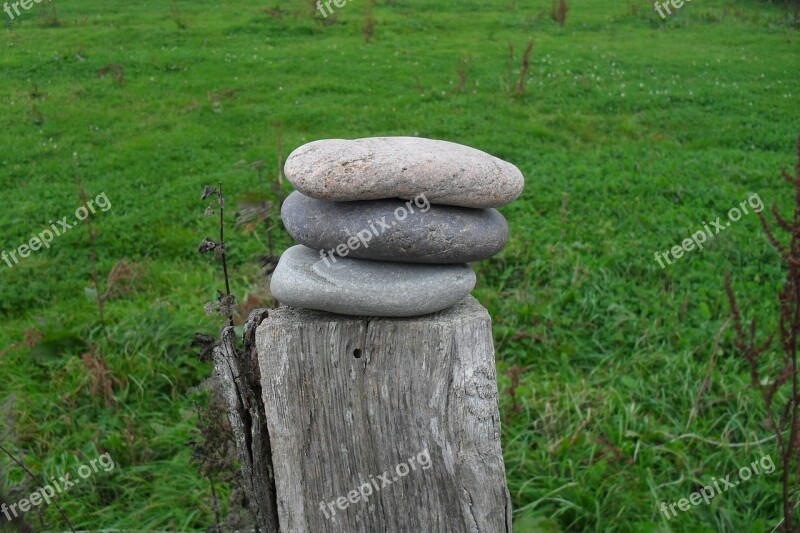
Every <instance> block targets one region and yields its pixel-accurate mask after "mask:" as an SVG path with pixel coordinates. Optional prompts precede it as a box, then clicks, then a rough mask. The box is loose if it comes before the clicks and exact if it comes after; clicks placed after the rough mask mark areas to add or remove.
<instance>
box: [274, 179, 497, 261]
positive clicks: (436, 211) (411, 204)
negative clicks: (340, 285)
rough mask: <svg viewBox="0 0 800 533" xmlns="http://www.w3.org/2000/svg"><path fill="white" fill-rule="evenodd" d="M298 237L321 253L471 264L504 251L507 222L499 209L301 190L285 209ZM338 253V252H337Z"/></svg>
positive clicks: (285, 219)
mask: <svg viewBox="0 0 800 533" xmlns="http://www.w3.org/2000/svg"><path fill="white" fill-rule="evenodd" d="M281 218H282V219H283V225H284V226H285V227H286V230H287V231H288V232H289V234H290V235H291V236H292V237H294V239H295V240H296V241H297V242H299V243H300V244H303V245H305V246H308V247H309V248H313V249H314V250H316V251H319V250H325V251H330V250H333V249H335V248H337V247H339V250H340V251H341V250H344V251H343V253H342V252H339V255H344V256H347V257H355V258H360V259H377V260H384V261H399V262H408V263H439V264H442V263H470V262H473V261H480V260H481V259H486V258H487V257H491V256H493V255H495V254H496V253H497V252H499V251H500V250H501V249H502V248H503V246H504V245H505V243H506V241H508V223H506V220H505V218H503V215H501V214H500V212H499V211H497V210H496V209H469V208H465V207H452V206H444V205H433V206H432V205H430V204H428V203H426V202H425V201H423V200H422V199H420V198H417V199H416V202H415V201H411V200H410V201H404V200H372V201H364V202H329V201H326V200H317V199H316V198H311V197H309V196H305V195H303V194H301V193H299V192H297V191H295V192H293V193H292V194H290V195H289V197H288V198H287V199H286V201H285V202H284V203H283V207H282V208H281ZM334 253H336V252H334Z"/></svg>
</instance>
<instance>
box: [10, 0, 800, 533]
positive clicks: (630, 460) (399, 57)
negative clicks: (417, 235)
mask: <svg viewBox="0 0 800 533" xmlns="http://www.w3.org/2000/svg"><path fill="white" fill-rule="evenodd" d="M572 3H573V4H574V5H572V6H571V9H570V11H569V12H568V15H567V18H566V23H565V24H564V25H563V26H561V25H559V24H558V23H556V22H555V21H554V20H553V19H552V18H551V7H552V5H551V2H550V1H546V0H534V1H531V2H517V1H516V0H504V1H489V0H466V1H462V2H445V1H443V0H417V1H413V2H412V1H410V0H385V1H380V2H377V4H376V5H374V6H372V7H369V3H368V0H364V1H360V2H347V3H346V4H345V5H344V7H341V8H335V11H336V14H335V17H336V19H335V20H333V16H329V17H328V18H326V19H323V17H322V16H321V15H320V14H319V12H318V11H317V10H316V9H315V6H314V3H313V2H311V1H309V0H305V1H300V0H288V1H285V2H280V3H278V2H277V1H276V0H272V1H267V2H251V1H241V2H211V1H209V0H194V1H191V2H189V1H186V0H176V1H172V2H166V1H152V2H133V1H130V0H117V1H115V2H106V1H100V0H83V1H81V2H77V1H73V0H69V1H67V0H56V1H55V2H47V3H42V4H34V7H33V9H31V10H30V11H22V12H21V14H20V15H19V16H17V17H15V20H13V21H12V20H10V19H9V18H8V17H7V16H6V15H5V14H4V13H2V12H0V16H2V17H3V19H4V22H3V24H2V29H1V30H0V47H2V49H3V53H2V54H0V70H1V71H2V73H3V74H2V76H3V77H2V80H3V81H2V83H0V110H1V112H0V146H2V147H4V150H3V152H2V154H0V184H2V188H3V190H4V194H5V197H6V200H5V202H6V203H5V206H6V207H5V208H4V209H3V210H1V211H0V226H2V228H3V232H2V243H1V244H0V251H2V250H9V251H10V250H13V249H16V248H18V247H19V246H20V245H21V244H24V243H26V242H28V241H29V240H30V239H31V237H33V236H35V235H37V234H39V233H40V232H42V231H44V230H46V229H48V228H51V225H50V224H51V221H52V223H53V224H56V227H58V226H57V220H61V219H62V217H64V216H69V217H70V218H72V215H73V213H74V212H75V210H76V208H77V207H78V206H79V205H81V203H82V201H81V197H80V195H81V190H83V191H84V192H85V195H86V196H87V197H88V198H96V197H97V196H98V195H100V194H103V193H104V194H105V195H106V197H107V199H108V201H109V203H110V207H109V208H108V209H107V210H106V211H102V210H97V212H96V213H95V214H94V215H92V216H91V217H90V221H91V222H90V223H87V222H80V223H78V224H77V225H76V226H75V227H73V228H72V229H70V230H69V231H66V232H65V233H64V234H63V235H61V236H58V237H55V238H54V239H53V241H52V242H51V243H49V248H45V249H41V250H38V251H33V252H31V253H30V256H29V257H27V258H19V263H18V264H16V263H15V262H14V261H11V262H10V263H6V262H0V314H1V315H2V316H0V320H1V321H2V327H0V420H2V423H0V444H2V445H3V446H4V447H6V448H8V449H9V451H11V452H13V453H14V454H15V455H16V456H17V457H18V458H19V459H22V460H23V461H24V463H25V464H26V466H27V467H28V468H30V469H31V470H32V471H34V472H36V473H39V474H42V475H47V476H56V475H63V474H64V473H66V472H74V471H76V470H77V469H78V467H79V466H80V465H84V464H87V463H89V461H91V460H92V459H94V458H96V457H98V456H100V455H101V454H103V453H105V452H108V453H109V454H110V456H111V457H113V459H114V461H115V465H116V466H115V468H114V469H113V470H111V471H109V472H105V471H103V470H100V471H99V472H97V473H95V474H94V475H92V476H91V477H90V478H88V479H87V480H86V481H85V482H84V483H82V484H81V485H80V486H76V487H74V488H73V489H71V490H70V491H69V492H68V493H67V494H64V495H62V496H61V497H60V498H59V500H58V501H59V503H60V504H61V506H62V507H63V508H64V510H65V512H66V513H67V515H68V516H69V517H70V519H71V521H72V522H73V524H74V525H75V526H76V528H78V529H101V528H102V529H106V530H110V529H127V530H181V531H191V530H197V531H199V530H205V529H206V528H207V527H208V526H210V525H212V524H214V523H215V520H216V519H215V510H214V506H213V504H212V487H211V485H210V483H209V480H208V479H207V478H205V477H203V476H202V475H201V474H200V473H198V471H197V468H195V466H194V465H192V464H191V463H190V459H191V457H192V448H191V447H190V446H188V445H187V441H190V440H192V439H194V438H195V437H196V436H195V433H194V429H195V427H196V425H197V414H196V409H195V405H196V404H199V405H205V404H206V402H207V401H208V392H207V387H206V386H205V382H206V380H207V378H208V377H209V376H210V375H211V372H212V369H211V365H210V363H208V362H205V361H200V360H199V359H198V357H197V350H196V349H194V348H191V347H190V346H189V343H190V341H191V339H192V336H193V334H194V333H195V332H206V333H210V334H215V333H217V332H218V329H219V326H220V325H221V322H222V320H221V319H220V318H219V317H210V316H206V315H205V314H204V311H203V306H204V304H205V303H206V302H207V301H210V300H213V299H214V297H215V294H216V290H217V289H219V288H221V287H222V280H221V274H220V269H219V266H218V265H217V264H216V263H215V262H214V261H213V260H209V258H207V257H206V256H201V255H199V254H198V253H197V246H198V244H199V243H200V241H201V240H202V239H203V238H204V237H206V236H213V235H214V232H215V231H216V229H215V223H214V220H213V219H209V218H206V217H203V216H202V215H203V211H204V209H205V207H206V203H205V202H202V201H200V195H201V193H202V190H203V186H204V185H206V184H217V183H218V182H222V183H223V184H224V187H225V192H226V198H227V200H228V203H229V207H230V208H229V209H228V210H227V214H228V226H229V231H228V236H227V240H228V242H229V244H228V245H229V260H230V265H229V266H230V269H231V273H232V278H231V282H232V289H233V292H234V293H235V294H236V295H237V296H238V298H239V301H240V302H247V303H248V304H249V305H257V304H265V305H269V304H270V302H271V297H270V295H269V293H268V292H267V280H266V278H265V275H264V273H263V271H262V269H261V267H260V266H259V256H261V255H264V254H268V249H269V246H270V242H271V243H272V245H273V246H274V250H275V252H276V253H279V252H280V251H282V250H284V249H286V248H287V247H289V246H290V245H291V244H292V241H291V239H290V238H289V237H288V235H287V234H286V233H285V232H284V231H283V230H282V228H280V226H279V223H278V227H277V228H275V229H274V230H273V231H272V233H271V237H269V236H268V235H267V232H266V231H265V229H264V227H263V226H261V225H259V226H256V227H246V226H239V227H234V223H235V216H234V214H235V211H236V210H237V208H239V207H241V206H243V205H246V204H250V203H254V202H255V203H258V202H261V201H271V202H273V203H277V202H279V201H280V197H281V195H283V194H287V193H288V192H290V191H291V186H290V185H289V184H288V183H285V182H284V183H283V185H282V189H281V185H280V184H279V176H278V168H279V158H280V154H281V153H282V154H283V156H284V157H285V156H286V155H288V153H289V152H290V151H291V150H293V149H294V148H296V147H298V146H300V145H301V144H304V143H306V142H310V141H312V140H316V139H322V138H357V137H368V136H380V135H413V136H421V137H430V138H437V139H446V140H450V141H454V142H458V143H462V144H466V145H469V146H474V147H476V148H479V149H482V150H484V151H487V152H489V153H492V154H493V155H496V156H498V157H500V158H502V159H505V160H508V161H511V162H513V163H514V164H516V165H517V166H518V167H519V168H520V169H521V170H522V172H523V174H524V175H525V177H526V187H525V191H524V193H523V195H522V197H521V198H520V199H519V200H518V201H517V202H515V203H512V204H510V205H508V206H506V207H504V208H501V212H502V213H503V214H504V215H505V216H506V218H507V219H508V221H509V225H510V228H511V239H510V241H509V243H508V245H507V246H506V248H505V249H504V250H503V252H501V254H500V255H498V256H496V257H495V258H493V259H491V260H487V261H484V262H482V263H479V264H477V265H476V272H477V274H478V287H477V288H476V290H475V291H474V295H475V296H476V297H477V298H478V299H479V300H480V301H481V303H482V304H483V305H484V306H486V307H487V308H488V310H489V312H490V314H491V316H492V318H493V323H494V335H495V347H496V351H497V365H498V373H499V375H500V384H499V385H500V388H501V414H502V420H503V435H502V439H503V448H504V455H505V463H506V468H507V474H508V484H509V490H510V492H511V495H512V499H513V505H514V509H515V514H514V519H515V522H516V526H515V530H517V531H520V532H528V531H540V530H541V531H583V530H590V531H607V530H618V531H652V530H661V531H670V530H674V531H717V530H719V531H729V530H736V531H764V530H771V529H772V528H773V527H775V526H776V525H777V524H778V522H779V520H780V518H781V516H782V511H781V486H780V468H778V469H777V470H776V471H775V472H773V473H772V474H766V473H764V472H762V473H761V474H760V475H756V476H754V477H753V478H752V479H750V480H748V481H746V482H742V484H741V485H739V486H736V487H735V488H732V489H730V490H728V491H725V492H723V493H722V494H720V495H718V496H717V497H715V498H713V499H712V500H711V502H710V504H708V505H705V504H702V505H698V506H692V507H691V508H690V510H689V511H686V512H679V513H678V515H677V516H676V517H673V518H671V519H667V517H666V515H665V513H663V512H662V511H661V510H660V509H659V506H660V505H661V502H666V503H667V504H670V503H672V502H677V501H678V500H680V499H681V498H688V497H689V495H690V494H691V493H692V492H694V491H695V490H698V488H699V487H702V486H704V485H707V484H708V483H709V480H710V479H711V478H712V477H716V478H724V477H725V476H727V475H729V474H734V473H737V472H738V470H739V468H740V467H742V466H746V465H750V464H751V463H752V462H753V461H757V460H759V459H760V458H764V457H765V456H770V457H771V458H773V459H774V460H775V463H776V464H777V463H778V451H777V449H776V446H775V441H774V439H773V440H770V439H769V437H770V435H771V434H772V433H771V431H770V430H769V429H767V428H765V426H764V408H763V406H762V402H761V399H760V396H759V395H758V394H757V392H755V391H754V390H752V389H751V388H749V386H748V384H749V380H750V374H749V368H748V366H747V363H746V362H745V361H744V360H743V359H742V358H741V357H740V356H739V355H738V353H737V351H736V350H735V349H734V346H733V342H732V335H731V329H732V328H731V324H730V323H729V322H728V317H729V316H730V310H729V308H728V304H727V299H726V297H725V291H724V276H725V273H728V272H729V273H730V274H731V277H732V280H733V284H734V286H735V287H736V291H737V294H738V296H739V300H740V303H741V304H742V307H743V308H744V309H745V310H746V311H745V318H747V319H749V318H752V317H758V318H759V320H760V324H761V325H762V326H763V327H764V328H766V329H769V328H774V325H775V324H776V322H777V317H778V314H777V313H778V309H777V297H776V293H777V291H778V290H779V288H780V286H781V283H782V280H783V271H782V268H781V264H780V261H779V257H778V255H777V254H776V253H775V252H774V251H773V249H772V247H771V246H770V244H769V242H768V241H767V239H766V238H765V237H764V235H763V231H762V230H761V227H760V224H759V221H758V218H757V217H756V216H755V215H754V214H749V215H745V216H743V217H742V218H741V220H738V221H736V222H733V223H732V224H731V225H730V227H728V228H727V229H725V231H724V232H722V233H720V235H719V236H716V237H715V238H713V239H710V240H709V242H708V243H707V244H706V246H705V249H704V250H702V251H700V250H694V251H691V252H687V253H686V254H685V255H684V256H683V257H681V258H678V259H674V260H673V261H672V264H670V265H667V266H666V268H663V269H662V268H661V266H660V265H659V263H658V262H657V261H656V259H655V258H654V253H655V252H658V251H660V252H662V253H663V252H665V251H667V250H669V249H671V248H672V247H673V246H675V245H678V244H680V243H681V241H683V240H684V239H685V238H687V237H688V236H689V235H691V234H692V233H694V232H696V231H698V230H700V229H701V228H702V227H703V224H704V223H707V222H709V221H711V220H714V219H715V218H716V217H723V218H722V220H725V218H726V217H727V213H728V211H729V210H730V209H731V208H732V207H736V206H739V205H740V203H741V202H742V201H745V200H747V199H748V198H752V197H753V195H758V197H759V198H760V199H761V200H762V201H763V203H764V204H765V205H767V206H771V205H773V204H777V205H778V207H779V208H780V209H781V210H782V211H783V212H784V213H786V212H788V211H789V209H790V208H791V206H792V191H791V188H790V187H789V185H788V184H786V183H785V182H783V181H782V180H781V179H780V176H779V171H780V169H781V168H782V167H792V166H793V165H794V164H795V160H796V155H795V145H796V140H797V135H798V133H799V132H800V120H799V119H800V86H798V82H800V68H799V67H800V55H799V54H798V52H800V36H799V34H798V32H797V29H796V28H795V29H793V28H792V27H791V25H789V24H788V23H787V19H786V16H785V13H784V9H783V7H782V6H779V5H773V4H770V3H766V2H760V1H755V0H753V1H744V0H730V1H722V0H695V1H694V2H687V3H686V4H685V5H684V6H683V7H682V8H681V9H680V10H678V11H677V12H675V13H674V14H673V15H670V16H668V17H667V18H666V19H665V20H662V19H661V17H660V16H659V15H658V14H657V13H656V12H655V10H654V9H653V6H652V3H650V2H625V3H621V2H617V1H613V0H593V1H592V2H582V3H579V2H572ZM372 25H374V28H373V30H372V34H371V37H370V39H369V40H367V36H368V35H367V34H369V27H370V26H372ZM365 28H367V29H366V30H365ZM531 39H532V40H533V48H532V51H531V53H530V61H529V69H528V70H527V71H526V72H523V73H522V74H523V75H522V76H520V70H521V66H522V64H523V55H524V52H525V48H526V46H527V44H528V43H529V41H530V40H531ZM520 78H521V81H520ZM272 220H273V221H274V222H276V223H277V220H276V218H275V214H273V218H272ZM121 261H123V262H122V263H120V262H121ZM9 264H10V265H12V266H9ZM115 265H117V268H116V269H115V268H114V267H115ZM119 265H122V266H119ZM112 269H114V272H115V275H114V276H112V281H111V282H109V273H111V272H112ZM94 272H96V274H95V273H94ZM95 278H96V279H97V280H98V283H97V284H95V283H94V279H95ZM109 286H110V287H111V290H110V291H108V290H107V289H108V287H109ZM104 293H105V294H106V296H107V298H105V299H104V300H103V301H104V312H103V315H102V317H101V315H100V313H99V310H98V296H100V295H103V294H104ZM106 332H107V335H106ZM704 383H705V385H704ZM0 475H2V479H1V480H0V481H2V483H0V489H3V490H4V492H5V493H6V495H11V496H14V498H13V499H14V501H16V500H17V499H18V498H19V497H23V496H24V494H25V492H26V491H27V492H30V488H31V487H30V482H29V481H26V475H25V473H24V472H23V471H22V469H20V468H18V467H17V466H16V465H15V464H14V463H13V462H11V460H9V459H8V458H7V457H4V456H3V457H0ZM214 490H216V491H218V492H220V493H221V494H222V495H226V494H227V493H228V491H229V487H228V484H227V483H225V482H224V481H222V480H218V486H216V488H215V489H214ZM223 499H224V498H223ZM222 511H223V514H224V511H225V509H223V510H222ZM33 514H34V513H31V515H30V516H29V518H30V519H31V520H30V522H31V523H32V525H34V526H36V527H37V528H41V529H50V530H59V529H61V530H63V529H65V527H66V526H65V523H64V522H63V521H62V520H61V518H60V516H59V513H58V511H57V510H56V509H55V507H52V506H51V507H50V508H48V509H47V510H46V511H45V512H44V513H43V518H44V521H45V523H46V524H48V526H47V527H46V528H42V527H41V523H40V522H39V519H35V517H34V516H33Z"/></svg>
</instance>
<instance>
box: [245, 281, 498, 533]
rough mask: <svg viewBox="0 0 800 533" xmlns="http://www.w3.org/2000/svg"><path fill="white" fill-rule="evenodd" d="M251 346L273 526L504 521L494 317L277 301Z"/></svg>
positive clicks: (473, 304)
mask: <svg viewBox="0 0 800 533" xmlns="http://www.w3.org/2000/svg"><path fill="white" fill-rule="evenodd" d="M256 346H257V351H258V359H259V363H260V367H261V376H262V378H261V379H262V391H263V396H264V406H265V411H266V421H267V425H268V428H269V439H270V447H271V452H272V460H271V462H272V466H273V468H274V476H275V477H274V479H275V494H276V499H277V508H278V515H279V522H280V529H281V531H282V532H286V533H290V532H318V531H328V532H348V533H349V532H356V531H358V532H376V531H389V532H394V531H414V532H443V533H444V532H447V533H451V532H460V531H465V532H466V531H469V532H487V533H488V532H491V533H495V532H510V531H511V505H510V500H509V494H508V490H507V488H506V481H505V468H504V465H503V456H502V452H501V448H500V417H499V413H498V405H497V382H496V371H495V362H494V348H493V344H492V334H491V320H490V318H489V315H488V313H487V312H486V310H485V309H484V308H483V307H482V306H481V305H480V304H479V303H478V302H477V300H475V299H474V298H473V297H471V296H469V297H467V298H465V299H464V300H462V301H461V302H460V303H459V304H457V305H456V306H455V307H452V308H450V309H448V310H446V311H443V312H441V313H436V314H433V315H428V316H423V317H413V318H369V317H347V316H343V315H336V314H330V313H326V312H321V311H310V310H303V309H296V308H291V307H281V308H279V309H277V310H272V311H270V316H269V317H268V318H267V319H266V320H264V321H263V322H262V323H261V325H260V326H259V327H258V330H257V333H256Z"/></svg>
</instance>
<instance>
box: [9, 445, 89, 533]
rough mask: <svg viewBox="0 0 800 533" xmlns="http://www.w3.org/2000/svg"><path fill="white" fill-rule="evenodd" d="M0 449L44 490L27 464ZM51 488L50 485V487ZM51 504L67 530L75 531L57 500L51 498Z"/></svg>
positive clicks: (74, 532) (73, 532)
mask: <svg viewBox="0 0 800 533" xmlns="http://www.w3.org/2000/svg"><path fill="white" fill-rule="evenodd" d="M0 450H2V451H3V453H5V454H6V455H7V456H8V457H9V458H10V459H11V460H12V461H14V462H15V463H16V464H17V465H18V466H19V467H20V468H21V469H22V470H24V471H25V473H26V474H28V476H29V477H30V478H31V479H32V480H34V481H35V482H36V485H38V486H39V488H40V489H42V490H44V491H45V492H46V490H45V488H44V485H43V484H42V482H41V481H39V478H37V477H36V475H35V474H34V473H33V472H31V471H30V470H28V467H27V466H25V465H24V464H22V462H21V461H18V460H17V458H16V457H14V456H13V455H11V453H10V452H9V451H8V450H6V449H5V448H4V447H3V446H0ZM51 490H52V487H51ZM53 505H55V506H56V509H58V512H59V513H60V514H61V517H62V518H63V519H64V521H65V522H66V523H67V525H68V526H69V530H70V531H72V533H76V531H75V528H74V527H72V522H70V521H69V517H68V516H67V513H65V512H64V509H62V508H61V506H60V505H59V504H58V502H57V501H56V500H53Z"/></svg>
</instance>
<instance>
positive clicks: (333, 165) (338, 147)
mask: <svg viewBox="0 0 800 533" xmlns="http://www.w3.org/2000/svg"><path fill="white" fill-rule="evenodd" d="M285 172H286V177H287V179H288V180H289V181H291V182H292V184H293V185H294V186H295V188H296V189H297V190H298V191H300V192H301V193H303V194H305V195H307V196H311V197H313V198H318V199H320V200H331V201H335V202H346V201H354V200H379V199H382V198H403V199H405V200H409V199H412V198H415V197H417V196H418V195H420V194H424V195H425V197H426V198H427V199H428V201H429V202H430V203H432V204H445V205H456V206H462V207H498V206H501V205H505V204H507V203H509V202H512V201H514V200H516V199H517V198H518V197H519V195H520V194H521V193H522V188H523V186H524V184H525V179H524V178H523V176H522V173H521V172H520V171H519V169H518V168H517V167H516V166H514V165H512V164H511V163H507V162H505V161H503V160H501V159H498V158H496V157H494V156H492V155H489V154H487V153H486V152H482V151H480V150H477V149H475V148H470V147H468V146H464V145H461V144H456V143H451V142H447V141H436V140H432V139H422V138H418V137H371V138H366V139H355V140H344V139H329V140H322V141H314V142H311V143H308V144H305V145H303V146H301V147H299V148H298V149H296V150H295V151H294V152H292V153H291V155H289V158H288V159H287V160H286V167H285Z"/></svg>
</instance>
